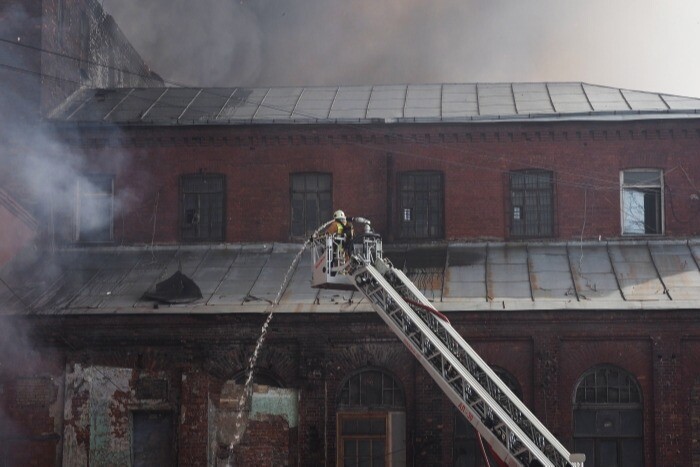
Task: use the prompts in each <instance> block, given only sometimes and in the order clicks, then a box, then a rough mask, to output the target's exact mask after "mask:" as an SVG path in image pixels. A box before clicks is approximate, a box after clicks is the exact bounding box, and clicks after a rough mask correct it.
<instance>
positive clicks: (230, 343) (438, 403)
mask: <svg viewBox="0 0 700 467" xmlns="http://www.w3.org/2000/svg"><path fill="white" fill-rule="evenodd" d="M665 315H666V312H663V311H659V312H643V311H625V312H604V311H592V310H591V311H586V312H531V311H530V312H504V313H492V314H489V315H488V316H486V315H484V314H483V313H470V312H463V313H451V314H450V319H451V321H452V323H453V325H454V326H455V328H456V329H457V330H458V331H459V332H460V333H461V334H462V335H463V336H464V337H465V339H466V340H467V341H468V342H470V343H471V344H472V346H473V347H474V349H475V350H476V351H477V352H479V353H480V355H482V356H483V357H484V358H485V360H486V361H487V362H488V363H489V364H490V365H493V366H495V367H498V368H500V369H503V370H505V371H507V372H508V373H509V374H510V375H512V376H513V377H514V378H515V379H516V380H517V383H518V384H519V386H520V387H521V388H522V391H523V400H524V402H525V403H526V405H528V406H529V407H530V408H531V409H532V411H533V412H534V413H535V414H536V415H537V416H538V418H540V420H541V421H542V422H543V423H544V424H545V425H546V426H547V427H548V428H549V429H550V431H552V432H553V433H554V435H555V436H556V437H557V438H558V439H560V440H561V441H562V442H563V444H564V445H565V446H567V447H569V448H570V447H571V443H572V434H573V426H572V418H571V416H572V410H573V396H574V394H573V392H574V389H575V387H576V384H577V382H578V380H579V378H580V377H581V376H582V374H583V373H585V372H586V371H587V370H589V369H591V368H594V367H597V366H600V365H614V366H616V367H619V368H621V369H623V370H625V371H627V372H629V373H630V374H632V375H633V376H634V378H635V379H636V381H637V382H638V383H639V386H640V388H641V390H642V396H643V418H644V420H643V429H644V458H645V465H648V466H652V465H664V466H684V465H695V464H697V462H698V459H697V455H696V454H693V453H696V449H695V448H694V446H695V442H694V437H692V436H691V427H693V426H695V425H694V423H695V421H694V418H692V417H689V416H688V414H689V413H697V411H698V410H699V409H698V406H697V403H698V401H697V378H693V377H688V376H689V375H697V372H698V363H697V362H698V361H700V359H698V352H700V347H698V342H700V339H699V337H700V335H698V334H697V333H696V332H695V331H694V330H696V329H698V324H700V323H698V318H697V315H696V312H694V311H689V312H679V313H676V314H675V315H674V319H673V320H668V319H667V318H666V316H665ZM42 321H43V322H42V323H40V324H39V323H37V324H39V326H38V328H36V330H37V331H38V332H37V334H36V336H37V337H41V339H47V340H55V336H57V335H59V334H60V335H70V336H72V337H71V341H72V342H81V345H84V346H85V349H89V350H85V351H80V352H76V351H75V349H72V348H70V347H69V346H66V345H65V344H62V345H61V346H60V347H59V348H57V349H55V350H54V352H55V354H56V355H57V356H62V358H65V359H66V366H65V369H66V372H65V374H63V375H56V376H58V378H59V380H60V378H65V403H64V407H65V408H64V409H63V411H64V413H63V417H64V421H63V424H64V425H63V428H62V431H61V426H59V425H55V426H54V425H51V424H49V425H48V427H46V428H42V429H41V432H42V435H43V436H45V437H47V436H54V438H51V439H55V438H56V436H55V435H57V434H62V446H61V443H60V442H58V441H56V443H57V444H54V445H52V446H46V448H45V449H46V451H45V452H44V451H42V449H40V448H39V447H37V451H36V453H37V454H36V455H37V456H40V455H42V454H41V453H42V452H44V454H43V455H47V456H48V455H49V454H50V453H53V452H54V451H51V449H58V450H61V449H62V452H63V455H62V459H63V465H67V463H68V464H70V465H87V464H88V461H87V459H90V464H91V465H92V464H102V463H109V462H118V463H119V464H120V465H128V451H129V448H130V446H131V444H132V443H133V438H132V436H133V433H132V431H131V428H130V425H129V420H130V414H132V413H133V411H134V410H163V411H169V412H171V413H172V414H173V416H174V419H175V420H177V423H176V427H174V430H175V433H176V440H177V441H176V447H175V451H176V453H177V459H178V462H179V463H180V464H182V465H202V466H206V465H220V464H221V463H222V462H223V461H222V460H221V459H220V458H218V457H217V456H216V455H215V454H216V452H217V447H215V446H211V445H209V444H210V440H211V438H210V433H211V430H212V429H216V427H217V426H218V425H217V424H220V423H223V422H221V420H220V419H217V418H216V417H214V416H212V415H211V413H212V412H211V407H209V408H208V405H210V404H211V403H212V401H215V405H219V406H220V407H221V404H222V403H223V402H221V401H222V400H223V399H222V394H223V393H225V391H223V392H222V388H223V387H225V386H226V384H225V383H226V381H230V380H231V378H234V377H235V375H237V374H239V373H240V372H241V371H242V370H244V368H245V365H246V363H245V362H246V359H247V357H249V356H250V352H251V351H252V344H253V342H254V340H255V338H256V337H257V334H258V332H259V326H258V325H257V324H258V323H256V322H253V320H249V321H244V320H241V319H240V317H237V316H227V317H223V316H219V317H216V318H211V319H200V318H197V317H193V316H184V315H177V316H176V315H172V316H163V315H161V316H158V317H155V316H154V317H146V316H132V317H108V316H102V317H99V316H84V317H79V318H75V319H70V320H60V321H56V320H51V319H45V320H42ZM166 322H167V325H166V324H164V323H166ZM630 322H633V323H634V324H632V325H631V324H630ZM88 323H89V325H88ZM117 343H120V344H119V345H117ZM156 343H157V344H156ZM115 348H119V350H118V351H115V350H114V349H115ZM175 348H177V349H178V350H177V351H173V349H175ZM47 354H48V353H47V352H42V355H47ZM37 355H38V354H35V356H37ZM58 360H60V358H59V359H58ZM55 368H60V365H59V367H54V371H55ZM366 368H380V369H382V370H383V371H386V372H388V373H389V374H391V375H393V377H395V378H396V380H397V381H398V382H399V384H400V386H401V388H402V390H403V393H404V395H405V412H406V428H405V430H406V433H405V434H406V438H407V442H406V459H407V465H412V463H415V464H416V465H425V466H443V465H452V463H453V449H452V448H453V436H454V421H455V418H454V417H455V414H456V411H455V409H454V408H453V407H452V405H451V403H450V402H449V401H448V400H447V398H446V396H444V395H443V393H442V391H441V390H440V389H439V388H438V386H437V385H436V384H435V383H434V382H433V381H432V380H431V379H430V377H429V376H428V374H427V373H426V372H425V371H424V370H423V368H422V367H421V366H420V365H419V364H418V363H417V362H416V361H415V360H414V358H413V357H412V355H411V354H410V352H408V350H406V349H405V348H404V347H403V346H402V344H401V343H400V342H399V341H398V339H396V338H395V337H394V336H393V335H392V334H391V333H390V331H389V329H388V328H387V327H386V326H385V325H384V324H383V322H381V320H380V319H379V318H378V317H377V316H376V315H374V314H372V313H367V314H332V315H314V316H312V315H277V316H275V318H274V320H273V325H272V328H271V330H270V334H269V336H268V339H267V341H266V342H265V344H264V345H263V347H262V351H261V353H260V357H259V360H258V371H260V372H262V373H264V374H267V375H272V376H274V377H275V378H276V379H278V380H279V381H280V383H281V385H282V386H283V387H284V388H286V389H289V390H294V391H297V392H298V425H297V426H296V427H291V424H293V423H291V424H290V421H289V420H290V419H289V417H287V418H285V417H284V416H280V415H279V414H278V415H274V414H272V413H270V414H269V415H264V414H260V413H258V414H257V415H256V416H255V417H254V419H253V420H251V421H250V422H249V425H248V428H247V431H246V433H245V435H244V436H243V439H242V440H241V442H240V444H238V445H236V447H235V448H234V451H233V452H234V458H235V459H236V460H237V461H238V462H243V461H244V460H246V459H247V460H251V459H255V461H254V462H255V463H256V464H269V463H272V464H274V465H317V464H327V465H336V454H337V449H336V444H337V436H336V430H335V427H336V417H337V414H338V401H339V395H340V389H341V387H342V384H343V382H344V381H345V380H346V378H347V377H348V376H349V375H352V374H353V373H354V372H356V371H357V370H360V369H366ZM59 372H60V370H59ZM34 374H36V375H41V374H43V373H42V370H35V371H34V372H32V371H27V372H26V376H31V375H34ZM52 374H54V373H52ZM144 378H146V379H148V378H150V379H155V380H165V381H167V388H168V389H167V391H166V392H165V393H163V392H153V389H151V391H150V392H144V389H143V387H140V386H139V385H140V384H142V382H143V380H144ZM4 381H5V382H4V384H3V392H2V395H3V400H4V401H5V405H4V406H3V407H5V410H6V411H7V410H8V409H7V407H11V410H10V412H8V413H10V414H11V417H10V419H11V420H12V421H13V423H17V424H21V423H24V424H30V423H31V425H25V426H32V427H34V428H33V429H35V430H38V429H39V428H38V427H40V426H42V425H40V424H38V423H36V421H37V420H41V419H45V420H51V416H52V414H53V416H55V415H56V414H55V410H54V409H53V408H51V407H53V405H52V406H46V405H45V406H41V407H36V406H34V407H30V406H27V405H26V404H25V405H23V406H20V405H19V403H18V401H19V399H18V398H14V397H13V396H12V394H13V391H12V390H11V387H12V385H13V384H17V383H12V382H10V381H8V380H6V379H5V380H4ZM139 381H141V383H139ZM59 387H60V386H59V385H56V389H55V390H54V391H55V392H57V393H58V391H59V390H60V389H59ZM148 387H151V388H153V386H147V388H148ZM25 390H28V392H26V393H23V395H22V400H30V399H32V398H37V397H43V396H41V395H42V394H44V393H45V392H42V391H44V390H43V389H42V388H41V387H40V386H38V385H34V386H32V385H28V384H25ZM32 391H36V393H35V394H33V393H32ZM144 394H147V395H148V396H147V397H148V398H144V397H145V396H144ZM693 395H695V396H693ZM691 396H692V397H691ZM57 397H58V400H60V398H61V396H60V395H59V396H57ZM55 399H56V397H54V398H53V399H52V401H53V400H55ZM13 400H14V401H15V403H14V406H12V404H11V403H10V404H9V405H8V401H13ZM59 418H60V417H59ZM695 431H697V430H695ZM695 431H692V432H695ZM47 434H48V435H47ZM269 439H274V440H277V441H275V443H273V444H270V442H269ZM107 446H109V449H107ZM12 452H16V451H12ZM51 455H52V454H51ZM120 456H121V457H120ZM222 457H223V456H222ZM217 459H218V460H217ZM217 462H218V464H217ZM694 463H695V464H694ZM11 465H12V464H11ZM236 465H238V464H236ZM241 465H247V463H245V462H244V463H243V464H241Z"/></svg>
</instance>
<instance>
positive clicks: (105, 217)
mask: <svg viewBox="0 0 700 467" xmlns="http://www.w3.org/2000/svg"><path fill="white" fill-rule="evenodd" d="M113 222H114V177H113V176H111V175H86V176H84V177H83V178H81V179H80V180H79V181H78V207H77V224H78V225H77V239H76V240H77V241H79V242H86V243H99V242H111V241H112V235H113Z"/></svg>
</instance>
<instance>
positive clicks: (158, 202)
mask: <svg viewBox="0 0 700 467" xmlns="http://www.w3.org/2000/svg"><path fill="white" fill-rule="evenodd" d="M65 129H66V128H64V130H65ZM63 133H64V135H65V136H64V139H65V144H66V145H67V147H68V148H69V151H71V152H73V153H74V154H81V155H82V159H81V162H80V165H79V171H78V172H79V173H78V172H77V175H76V177H75V180H72V181H71V182H70V183H66V184H65V186H66V187H67V188H66V190H67V192H66V194H67V195H68V199H69V200H70V202H68V203H65V206H66V209H64V210H63V211H61V212H54V224H53V225H54V229H53V237H54V239H56V240H58V241H59V242H67V243H72V242H79V243H117V244H134V243H135V244H139V243H140V244H143V243H179V242H186V243H189V242H260V241H290V240H291V241H294V240H303V239H304V238H306V237H307V236H308V235H309V234H310V232H311V231H312V230H313V229H314V228H315V227H317V226H318V225H320V224H321V223H323V222H325V221H327V220H329V219H330V218H331V213H332V212H333V210H335V209H343V210H344V211H345V212H346V213H347V214H348V215H349V216H358V215H359V216H363V217H367V218H370V219H371V220H372V222H373V224H374V226H375V228H376V229H377V230H378V231H379V232H380V233H382V235H383V236H384V238H385V239H386V240H388V241H393V242H417V241H418V242H422V241H440V240H476V239H494V240H522V239H541V240H557V239H561V240H570V239H591V238H599V237H600V238H606V239H610V238H621V237H622V238H633V239H640V238H641V239H645V238H651V237H654V238H657V237H664V238H673V237H689V236H695V235H697V234H698V232H699V231H700V219H699V218H698V213H700V200H699V199H698V197H699V196H700V192H698V190H697V188H696V183H697V182H696V181H697V180H698V179H699V178H700V164H699V163H698V159H697V154H698V153H699V150H700V124H698V122H697V121H695V120H657V121H637V122H632V121H629V122H549V123H542V122H540V123H522V124H514V123H491V124H395V125H386V124H380V125H325V126H322V125H296V126H281V125H260V126H217V127H207V126H198V127H185V126H183V127H122V128H120V129H115V128H114V127H96V126H86V127H82V128H81V129H80V131H79V132H78V133H70V132H67V131H64V132H63Z"/></svg>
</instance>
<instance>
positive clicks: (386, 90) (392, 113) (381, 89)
mask: <svg viewBox="0 0 700 467" xmlns="http://www.w3.org/2000/svg"><path fill="white" fill-rule="evenodd" d="M405 103H406V86H375V87H374V88H373V89H372V93H371V94H370V97H369V102H368V104H367V118H401V117H403V107H404V105H405Z"/></svg>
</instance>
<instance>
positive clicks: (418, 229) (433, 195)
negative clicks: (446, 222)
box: [399, 172, 444, 238]
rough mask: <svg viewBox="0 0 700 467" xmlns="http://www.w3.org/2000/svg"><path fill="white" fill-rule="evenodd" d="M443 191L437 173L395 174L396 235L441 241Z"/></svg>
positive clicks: (440, 174) (442, 229) (442, 230)
mask: <svg viewBox="0 0 700 467" xmlns="http://www.w3.org/2000/svg"><path fill="white" fill-rule="evenodd" d="M443 205H444V190H443V182H442V173H440V172H406V173H402V174H399V214H400V216H401V219H400V222H399V226H400V232H399V236H400V237H401V238H442V237H443V236H444V233H443V232H444V228H443Z"/></svg>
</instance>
